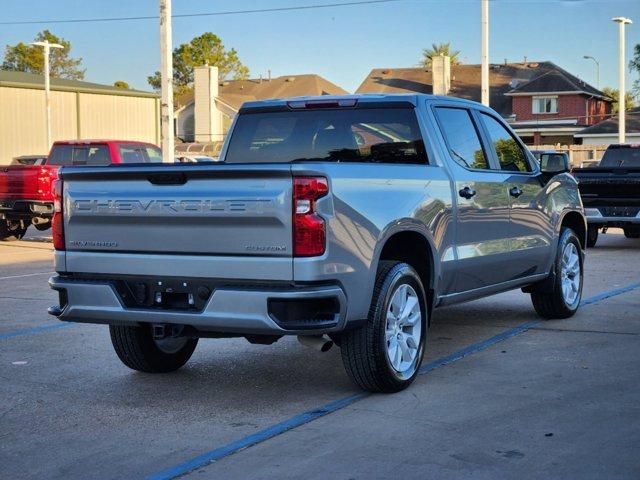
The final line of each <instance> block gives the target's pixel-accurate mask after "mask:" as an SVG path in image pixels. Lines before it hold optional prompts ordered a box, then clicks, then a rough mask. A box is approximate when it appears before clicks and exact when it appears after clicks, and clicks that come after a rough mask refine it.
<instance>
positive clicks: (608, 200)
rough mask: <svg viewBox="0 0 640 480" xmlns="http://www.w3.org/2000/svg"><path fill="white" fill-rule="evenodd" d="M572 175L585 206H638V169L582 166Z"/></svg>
mask: <svg viewBox="0 0 640 480" xmlns="http://www.w3.org/2000/svg"><path fill="white" fill-rule="evenodd" d="M574 175H575V177H576V179H577V180H578V183H579V188H580V196H581V197H582V201H583V204H584V206H585V207H598V206H616V205H624V206H634V205H637V206H640V169H635V168H634V169H625V168H584V169H579V170H575V171H574Z"/></svg>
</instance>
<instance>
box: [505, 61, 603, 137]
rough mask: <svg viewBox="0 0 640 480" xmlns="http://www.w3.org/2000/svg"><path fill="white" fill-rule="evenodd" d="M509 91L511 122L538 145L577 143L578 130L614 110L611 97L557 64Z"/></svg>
mask: <svg viewBox="0 0 640 480" xmlns="http://www.w3.org/2000/svg"><path fill="white" fill-rule="evenodd" d="M505 95H506V96H508V97H511V111H512V116H511V119H510V120H511V126H512V127H513V128H514V129H516V131H517V132H518V134H519V135H520V136H521V137H522V138H524V139H525V140H529V142H528V143H532V144H534V145H540V144H556V143H562V144H567V143H573V136H574V135H575V134H576V133H578V132H579V131H580V130H582V129H584V128H585V127H589V126H591V125H595V124H596V123H599V122H601V121H603V120H605V119H606V118H608V115H609V114H610V113H611V99H610V98H608V97H607V96H606V95H605V94H604V93H602V92H601V91H599V90H597V89H596V88H594V87H592V86H591V85H589V84H588V83H586V82H584V81H582V80H580V79H578V78H577V77H575V76H573V75H571V74H570V73H568V72H566V71H565V70H563V69H561V68H560V67H557V66H556V68H555V69H553V70H550V71H548V72H546V73H543V74H542V75H540V76H538V77H536V78H534V79H532V80H530V81H528V82H526V83H523V84H521V85H517V86H516V87H515V88H513V89H512V90H510V91H509V92H507V93H505Z"/></svg>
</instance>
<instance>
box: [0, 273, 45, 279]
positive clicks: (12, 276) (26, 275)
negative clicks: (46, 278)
mask: <svg viewBox="0 0 640 480" xmlns="http://www.w3.org/2000/svg"><path fill="white" fill-rule="evenodd" d="M54 273H56V272H37V273H25V274H24V275H9V276H8V277H0V280H9V279H11V278H24V277H35V276H36V275H53V274H54Z"/></svg>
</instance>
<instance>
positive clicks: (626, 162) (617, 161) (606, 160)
mask: <svg viewBox="0 0 640 480" xmlns="http://www.w3.org/2000/svg"><path fill="white" fill-rule="evenodd" d="M600 166H601V167H606V168H611V167H631V168H640V146H637V147H636V146H633V147H622V148H608V149H607V150H606V151H605V152H604V155H603V157H602V160H601V161H600Z"/></svg>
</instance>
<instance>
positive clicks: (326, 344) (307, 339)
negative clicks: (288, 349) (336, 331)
mask: <svg viewBox="0 0 640 480" xmlns="http://www.w3.org/2000/svg"><path fill="white" fill-rule="evenodd" d="M298 341H299V342H300V343H301V344H302V345H304V346H305V347H310V348H313V349H314V350H317V351H319V352H322V353H324V352H328V351H329V350H331V347H333V340H331V339H330V338H328V337H325V336H324V335H298Z"/></svg>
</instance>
